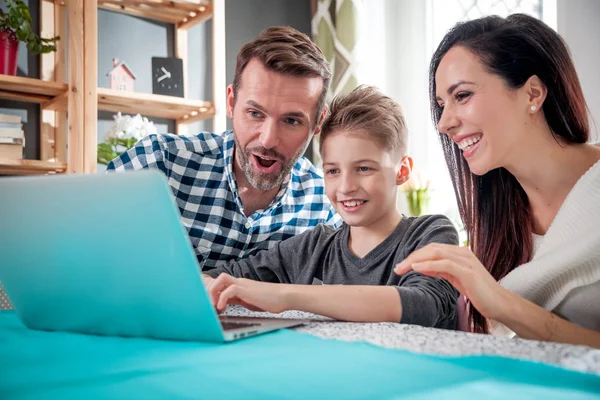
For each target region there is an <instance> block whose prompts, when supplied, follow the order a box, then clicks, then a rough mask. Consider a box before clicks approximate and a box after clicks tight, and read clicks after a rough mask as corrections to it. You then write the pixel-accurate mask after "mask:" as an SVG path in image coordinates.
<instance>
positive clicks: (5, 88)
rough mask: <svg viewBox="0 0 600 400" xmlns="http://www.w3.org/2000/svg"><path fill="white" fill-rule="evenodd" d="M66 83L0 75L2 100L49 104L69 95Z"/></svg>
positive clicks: (0, 96) (0, 95)
mask: <svg viewBox="0 0 600 400" xmlns="http://www.w3.org/2000/svg"><path fill="white" fill-rule="evenodd" d="M68 90H69V86H68V85H67V84H65V83H57V82H53V81H42V80H41V79H34V78H24V77H22V76H11V75H0V98H2V99H7V100H15V101H25V102H29V103H41V104H44V103H47V102H51V101H52V100H54V98H55V97H59V96H62V95H64V94H65V93H67V91H68Z"/></svg>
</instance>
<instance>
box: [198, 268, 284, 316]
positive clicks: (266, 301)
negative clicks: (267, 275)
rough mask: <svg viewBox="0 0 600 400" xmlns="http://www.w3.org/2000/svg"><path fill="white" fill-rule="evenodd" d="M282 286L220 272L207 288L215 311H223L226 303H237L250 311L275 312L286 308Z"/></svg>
mask: <svg viewBox="0 0 600 400" xmlns="http://www.w3.org/2000/svg"><path fill="white" fill-rule="evenodd" d="M205 284H206V283H205ZM284 286H285V285H283V284H278V283H265V282H257V281H253V280H250V279H245V278H234V277H233V276H231V275H228V274H221V275H219V277H218V278H216V279H212V281H210V283H209V284H208V285H207V289H208V293H209V296H210V298H211V300H212V303H213V305H214V306H215V308H216V309H217V312H223V311H225V309H226V308H227V305H228V304H238V305H241V306H243V307H246V308H247V309H249V310H252V311H266V312H271V313H276V314H277V313H280V312H282V311H285V310H287V309H288V308H287V306H286V304H285V301H284Z"/></svg>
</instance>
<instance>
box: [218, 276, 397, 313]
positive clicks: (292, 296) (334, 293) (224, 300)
mask: <svg viewBox="0 0 600 400" xmlns="http://www.w3.org/2000/svg"><path fill="white" fill-rule="evenodd" d="M206 284H207V288H208V291H209V295H210V297H211V299H212V301H213V304H214V305H215V307H216V308H217V311H219V312H222V311H224V310H225V308H226V307H227V305H228V304H240V305H243V306H244V307H246V308H249V309H251V310H256V311H267V312H272V313H280V312H283V311H286V310H299V311H306V312H311V313H314V314H319V315H324V316H327V317H331V318H334V319H338V320H344V321H357V322H399V321H400V319H401V318H402V307H401V305H400V295H399V294H398V290H397V289H396V288H395V287H393V286H359V285H349V286H342V285H333V286H329V285H323V286H321V285H289V284H285V285H284V284H275V283H266V282H257V281H253V280H250V279H244V278H234V277H232V276H230V275H227V274H221V275H219V277H218V278H216V279H214V280H212V281H210V282H207V283H206Z"/></svg>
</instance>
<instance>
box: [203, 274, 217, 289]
mask: <svg viewBox="0 0 600 400" xmlns="http://www.w3.org/2000/svg"><path fill="white" fill-rule="evenodd" d="M214 280H215V278H213V277H212V276H210V275H206V274H202V282H203V283H204V286H206V289H208V288H210V285H211V284H212V282H213V281H214Z"/></svg>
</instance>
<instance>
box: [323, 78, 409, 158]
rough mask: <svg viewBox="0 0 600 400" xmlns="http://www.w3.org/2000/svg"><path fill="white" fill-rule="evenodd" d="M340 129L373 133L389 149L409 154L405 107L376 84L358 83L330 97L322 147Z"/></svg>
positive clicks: (396, 152) (371, 135)
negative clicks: (359, 84) (351, 89)
mask: <svg viewBox="0 0 600 400" xmlns="http://www.w3.org/2000/svg"><path fill="white" fill-rule="evenodd" d="M339 131H345V132H353V133H358V134H363V135H366V136H369V137H372V138H373V139H375V140H377V141H378V142H379V143H380V144H381V145H382V146H383V147H384V148H385V149H386V150H387V151H391V152H393V153H395V154H399V155H401V156H404V155H405V154H406V146H407V139H408V130H407V128H406V122H405V120H404V116H403V114H402V107H400V104H398V102H397V101H396V100H394V99H392V98H391V97H388V96H385V95H384V94H383V93H381V92H380V91H379V90H378V89H377V88H376V87H373V86H365V85H363V86H359V87H357V88H356V89H354V90H353V91H352V92H350V93H348V94H346V95H338V96H336V97H335V98H334V99H333V100H332V101H331V104H330V105H329V112H328V115H327V117H326V118H325V120H324V121H323V125H322V126H321V135H320V139H319V143H320V145H321V148H323V142H324V141H325V140H326V139H327V137H328V136H330V135H331V134H332V133H334V132H339Z"/></svg>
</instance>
